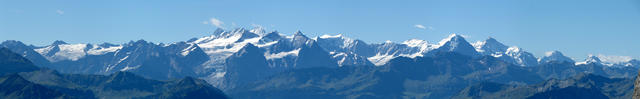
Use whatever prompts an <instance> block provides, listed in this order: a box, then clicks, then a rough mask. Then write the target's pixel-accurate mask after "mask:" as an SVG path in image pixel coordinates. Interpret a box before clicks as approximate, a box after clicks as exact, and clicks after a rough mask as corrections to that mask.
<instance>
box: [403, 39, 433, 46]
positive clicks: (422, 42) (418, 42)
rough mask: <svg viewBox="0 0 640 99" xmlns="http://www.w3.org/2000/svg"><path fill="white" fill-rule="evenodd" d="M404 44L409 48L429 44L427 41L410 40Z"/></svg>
mask: <svg viewBox="0 0 640 99" xmlns="http://www.w3.org/2000/svg"><path fill="white" fill-rule="evenodd" d="M402 44H405V45H407V46H409V47H419V46H427V45H428V44H429V43H428V42H427V41H425V40H419V39H410V40H406V41H404V42H402Z"/></svg>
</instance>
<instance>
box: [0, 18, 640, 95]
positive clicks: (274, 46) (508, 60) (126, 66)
mask: <svg viewBox="0 0 640 99" xmlns="http://www.w3.org/2000/svg"><path fill="white" fill-rule="evenodd" d="M0 46H1V47H6V48H8V49H9V50H11V51H13V52H16V53H18V54H19V56H21V57H25V58H26V59H28V60H31V61H32V62H33V64H34V66H38V67H42V68H50V69H52V70H55V71H59V72H61V73H65V74H66V73H70V75H71V74H73V75H76V74H97V75H104V76H112V75H116V74H121V73H123V72H126V73H132V74H131V75H140V77H141V78H149V79H155V80H172V79H182V78H184V79H187V78H188V77H196V78H200V79H204V80H206V82H207V83H209V84H211V85H213V86H215V87H217V88H220V89H221V90H223V91H224V92H226V93H228V94H229V95H230V96H231V97H235V98H265V97H266V98H291V97H299V98H304V97H305V96H317V97H318V98H336V97H341V98H368V97H370V98H452V97H454V96H456V95H459V94H458V92H459V91H463V90H464V89H468V88H466V87H467V86H471V85H475V84H477V83H483V82H493V83H500V84H505V86H525V85H531V84H536V83H540V82H544V81H546V80H550V79H570V78H571V77H574V76H576V75H581V74H585V73H586V74H588V75H597V76H603V77H604V78H631V77H636V74H637V69H638V68H640V61H638V60H636V59H626V60H615V61H612V60H601V58H602V59H604V58H605V57H599V56H594V55H590V56H589V57H588V58H587V59H586V60H585V61H580V62H576V61H575V60H573V59H571V58H569V57H567V56H565V55H563V54H562V53H561V52H559V51H551V52H548V53H546V55H545V56H542V57H535V56H534V55H533V54H531V53H529V52H526V51H525V50H524V49H522V48H519V47H516V46H507V45H504V44H503V43H501V42H499V41H498V40H496V39H495V38H488V39H486V40H484V41H478V42H473V43H470V42H469V41H467V40H466V39H465V38H464V36H462V35H458V34H451V35H449V36H448V37H446V38H444V39H442V40H440V41H439V42H437V43H431V42H427V41H425V40H418V39H411V40H407V41H404V42H401V43H394V42H384V43H366V42H364V41H362V40H358V39H352V38H348V37H344V36H343V35H322V36H319V37H308V36H306V35H304V34H303V33H302V32H301V31H297V32H295V33H293V35H283V34H281V33H279V32H277V31H273V32H265V31H264V30H262V28H255V29H251V30H248V29H244V28H238V29H233V30H230V31H227V30H223V29H217V30H216V31H214V32H213V33H212V34H211V35H210V36H205V37H200V38H192V39H189V40H186V41H179V42H175V43H170V44H164V43H160V44H156V43H152V42H148V41H144V40H138V41H130V42H128V43H125V44H110V43H103V44H68V43H66V42H64V41H55V42H53V43H52V44H51V45H47V46H33V45H27V44H23V43H22V42H20V41H15V40H7V41H4V42H2V44H0ZM185 77H187V78H185ZM104 78H108V77H104ZM189 79H193V78H189ZM165 83H168V82H165ZM158 85H163V84H158ZM165 86H168V85H165ZM500 86H502V85H500ZM293 92H296V93H295V94H292V93H293ZM625 92H626V91H625ZM456 97H457V96H456ZM469 97H474V96H469ZM608 97H611V96H608Z"/></svg>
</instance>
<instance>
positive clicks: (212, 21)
mask: <svg viewBox="0 0 640 99" xmlns="http://www.w3.org/2000/svg"><path fill="white" fill-rule="evenodd" d="M202 24H211V25H213V26H216V27H218V28H224V26H222V25H224V22H222V21H220V20H219V19H216V18H211V19H209V20H208V21H203V22H202Z"/></svg>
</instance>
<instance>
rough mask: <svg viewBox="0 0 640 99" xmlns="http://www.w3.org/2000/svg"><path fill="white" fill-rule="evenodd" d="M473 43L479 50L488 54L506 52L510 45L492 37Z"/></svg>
mask: <svg viewBox="0 0 640 99" xmlns="http://www.w3.org/2000/svg"><path fill="white" fill-rule="evenodd" d="M473 45H474V47H475V48H476V50H477V51H478V52H481V53H483V54H488V55H490V54H496V53H504V52H506V51H507V49H508V48H509V47H508V46H506V45H504V44H502V43H500V42H498V40H496V39H494V38H491V37H490V38H488V39H487V40H484V41H479V42H476V43H474V44H473Z"/></svg>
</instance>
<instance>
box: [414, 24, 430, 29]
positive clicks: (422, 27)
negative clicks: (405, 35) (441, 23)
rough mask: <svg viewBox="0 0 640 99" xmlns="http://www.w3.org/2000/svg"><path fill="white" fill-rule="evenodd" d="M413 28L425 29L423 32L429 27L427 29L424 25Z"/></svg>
mask: <svg viewBox="0 0 640 99" xmlns="http://www.w3.org/2000/svg"><path fill="white" fill-rule="evenodd" d="M413 27H416V28H418V29H423V30H426V29H427V27H425V26H424V25H420V24H416V25H413Z"/></svg>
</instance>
